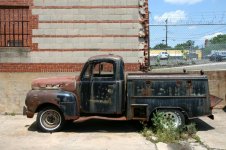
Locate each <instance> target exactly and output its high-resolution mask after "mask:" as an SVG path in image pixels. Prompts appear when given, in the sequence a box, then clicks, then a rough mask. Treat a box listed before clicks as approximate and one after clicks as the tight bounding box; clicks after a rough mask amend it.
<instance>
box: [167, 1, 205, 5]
mask: <svg viewBox="0 0 226 150" xmlns="http://www.w3.org/2000/svg"><path fill="white" fill-rule="evenodd" d="M202 1H203V0H165V2H166V3H170V4H189V5H192V4H196V3H199V2H202Z"/></svg>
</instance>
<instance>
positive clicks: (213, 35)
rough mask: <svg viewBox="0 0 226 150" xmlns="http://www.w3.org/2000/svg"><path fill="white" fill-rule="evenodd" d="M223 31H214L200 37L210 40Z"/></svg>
mask: <svg viewBox="0 0 226 150" xmlns="http://www.w3.org/2000/svg"><path fill="white" fill-rule="evenodd" d="M222 34H224V33H222V32H216V33H213V34H209V35H205V36H204V37H203V38H202V39H204V40H205V39H208V40H211V39H212V38H214V37H216V36H218V35H222Z"/></svg>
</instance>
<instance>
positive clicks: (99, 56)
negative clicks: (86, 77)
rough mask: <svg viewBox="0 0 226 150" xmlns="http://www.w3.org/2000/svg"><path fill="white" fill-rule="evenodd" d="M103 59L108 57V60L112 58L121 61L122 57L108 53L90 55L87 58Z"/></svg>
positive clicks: (93, 59)
mask: <svg viewBox="0 0 226 150" xmlns="http://www.w3.org/2000/svg"><path fill="white" fill-rule="evenodd" d="M103 59H109V60H113V61H117V60H118V61H122V60H123V58H122V57H121V56H119V55H114V54H108V55H97V56H93V57H90V58H89V59H88V61H95V60H103Z"/></svg>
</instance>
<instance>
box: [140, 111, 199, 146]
mask: <svg viewBox="0 0 226 150" xmlns="http://www.w3.org/2000/svg"><path fill="white" fill-rule="evenodd" d="M151 120H152V123H153V125H152V127H144V129H143V130H142V132H141V134H142V135H143V136H144V137H146V138H147V140H150V141H152V142H155V143H157V142H164V143H177V142H179V141H181V140H188V139H189V138H193V139H195V140H196V141H197V142H199V143H200V138H199V137H198V136H197V135H196V132H197V129H196V127H195V126H196V125H195V124H194V123H191V124H189V125H185V126H183V127H180V128H175V127H174V124H173V122H172V120H169V119H166V118H165V117H164V113H163V112H157V113H155V114H154V115H153V118H152V119H151Z"/></svg>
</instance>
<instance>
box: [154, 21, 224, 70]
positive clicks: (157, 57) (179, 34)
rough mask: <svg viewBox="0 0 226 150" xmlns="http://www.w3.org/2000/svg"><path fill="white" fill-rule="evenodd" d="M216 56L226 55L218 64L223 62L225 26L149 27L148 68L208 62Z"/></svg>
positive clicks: (184, 25)
mask: <svg viewBox="0 0 226 150" xmlns="http://www.w3.org/2000/svg"><path fill="white" fill-rule="evenodd" d="M163 52H167V54H168V55H169V57H166V56H162V53H163ZM216 53H218V55H223V54H224V53H225V58H223V57H224V56H222V59H221V60H220V61H225V60H226V25H225V24H222V25H220V24H218V25H208V24H193V25H191V24H187V25H186V24H183V25H150V64H151V65H173V66H177V65H187V64H203V63H211V62H212V61H214V59H213V60H210V56H211V55H213V54H216ZM215 60H216V59H215Z"/></svg>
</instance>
